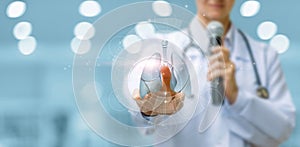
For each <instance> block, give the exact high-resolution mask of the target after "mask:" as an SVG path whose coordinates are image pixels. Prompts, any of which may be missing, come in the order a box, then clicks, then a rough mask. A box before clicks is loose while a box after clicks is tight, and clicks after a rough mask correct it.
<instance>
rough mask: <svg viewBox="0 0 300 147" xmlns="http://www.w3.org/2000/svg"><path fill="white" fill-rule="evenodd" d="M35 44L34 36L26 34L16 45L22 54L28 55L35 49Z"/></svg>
mask: <svg viewBox="0 0 300 147" xmlns="http://www.w3.org/2000/svg"><path fill="white" fill-rule="evenodd" d="M36 44H37V43H36V40H35V38H34V37H32V36H28V37H27V38H25V39H22V40H20V41H19V43H18V47H19V50H20V52H21V53H22V54H23V55H30V54H32V53H33V52H34V51H35V48H36Z"/></svg>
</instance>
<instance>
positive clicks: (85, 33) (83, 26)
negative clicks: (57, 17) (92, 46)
mask: <svg viewBox="0 0 300 147" xmlns="http://www.w3.org/2000/svg"><path fill="white" fill-rule="evenodd" d="M74 35H75V36H76V37H77V38H78V39H80V40H89V39H91V38H93V37H94V35H95V28H94V26H93V25H92V24H91V23H88V22H80V23H78V24H77V25H76V26H75V28H74Z"/></svg>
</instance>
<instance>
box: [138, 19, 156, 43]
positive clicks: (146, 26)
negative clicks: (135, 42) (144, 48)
mask: <svg viewBox="0 0 300 147" xmlns="http://www.w3.org/2000/svg"><path fill="white" fill-rule="evenodd" d="M135 32H136V34H137V35H139V36H140V37H141V38H142V39H147V38H151V37H153V36H154V35H155V28H154V26H153V25H152V24H151V23H149V22H146V21H144V22H140V23H138V24H137V25H136V26H135Z"/></svg>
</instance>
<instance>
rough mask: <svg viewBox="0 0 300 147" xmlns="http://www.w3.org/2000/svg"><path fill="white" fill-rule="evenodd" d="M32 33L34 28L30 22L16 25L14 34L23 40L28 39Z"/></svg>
mask: <svg viewBox="0 0 300 147" xmlns="http://www.w3.org/2000/svg"><path fill="white" fill-rule="evenodd" d="M31 31H32V26H31V23H29V22H19V23H18V24H16V25H15V27H14V30H13V34H14V36H15V38H16V39H18V40H22V39H25V38H27V37H28V36H29V35H30V34H31Z"/></svg>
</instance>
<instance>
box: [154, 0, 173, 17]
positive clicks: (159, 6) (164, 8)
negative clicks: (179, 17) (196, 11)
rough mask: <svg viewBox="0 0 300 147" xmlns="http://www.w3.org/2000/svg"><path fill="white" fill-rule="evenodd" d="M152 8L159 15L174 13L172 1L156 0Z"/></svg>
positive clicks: (166, 15)
mask: <svg viewBox="0 0 300 147" xmlns="http://www.w3.org/2000/svg"><path fill="white" fill-rule="evenodd" d="M152 9H153V11H154V12H155V14H157V15H158V16H162V17H168V16H170V15H171V14H172V7H171V5H170V3H168V2H166V1H163V0H158V1H154V2H153V4H152Z"/></svg>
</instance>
